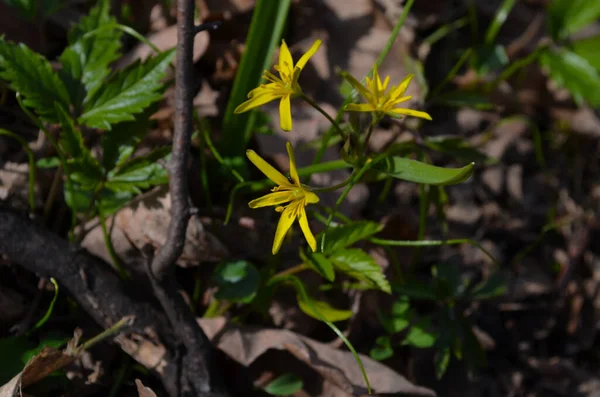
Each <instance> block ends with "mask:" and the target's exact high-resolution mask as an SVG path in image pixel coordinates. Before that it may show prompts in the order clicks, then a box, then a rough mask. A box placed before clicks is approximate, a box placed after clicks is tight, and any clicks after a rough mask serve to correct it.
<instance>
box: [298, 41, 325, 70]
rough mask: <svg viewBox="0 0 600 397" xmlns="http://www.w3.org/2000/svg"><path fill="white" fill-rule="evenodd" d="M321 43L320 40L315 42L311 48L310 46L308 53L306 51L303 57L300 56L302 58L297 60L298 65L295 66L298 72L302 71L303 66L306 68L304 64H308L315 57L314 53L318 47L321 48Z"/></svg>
mask: <svg viewBox="0 0 600 397" xmlns="http://www.w3.org/2000/svg"><path fill="white" fill-rule="evenodd" d="M321 43H322V41H321V40H316V41H315V42H314V43H313V45H312V46H310V48H309V49H308V51H306V52H305V53H304V55H302V57H300V59H299V60H298V63H297V64H296V67H297V68H300V70H302V69H304V66H306V63H307V62H308V60H309V59H310V58H311V57H312V56H313V55H315V52H317V50H318V49H319V47H320V46H321Z"/></svg>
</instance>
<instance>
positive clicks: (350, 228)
mask: <svg viewBox="0 0 600 397" xmlns="http://www.w3.org/2000/svg"><path fill="white" fill-rule="evenodd" d="M382 228H383V225H381V224H379V223H376V222H370V221H359V222H353V223H349V224H347V225H343V226H338V227H335V228H331V229H329V231H328V232H327V235H326V236H325V249H324V252H325V253H331V252H333V251H336V250H339V249H342V248H346V247H349V246H351V245H352V244H354V243H357V242H358V241H360V240H364V239H367V238H369V237H371V236H373V235H374V234H376V233H378V232H380V231H381V229H382Z"/></svg>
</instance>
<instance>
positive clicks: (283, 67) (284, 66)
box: [279, 40, 294, 78]
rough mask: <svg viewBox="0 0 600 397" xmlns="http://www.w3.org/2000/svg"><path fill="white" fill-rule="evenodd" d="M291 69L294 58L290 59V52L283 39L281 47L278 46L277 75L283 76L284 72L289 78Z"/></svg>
mask: <svg viewBox="0 0 600 397" xmlns="http://www.w3.org/2000/svg"><path fill="white" fill-rule="evenodd" d="M293 71H294V60H293V59H292V53H291V52H290V49H289V48H288V46H287V44H286V43H285V40H281V47H280V48H279V75H280V76H281V77H282V78H283V74H284V73H285V74H286V75H288V76H289V77H290V78H291V77H292V73H293Z"/></svg>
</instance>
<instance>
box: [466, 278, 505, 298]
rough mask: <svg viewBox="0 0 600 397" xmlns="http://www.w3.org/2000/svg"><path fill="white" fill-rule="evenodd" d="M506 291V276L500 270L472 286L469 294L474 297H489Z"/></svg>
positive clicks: (500, 294)
mask: <svg viewBox="0 0 600 397" xmlns="http://www.w3.org/2000/svg"><path fill="white" fill-rule="evenodd" d="M506 291H507V285H506V278H505V277H504V275H503V274H502V273H500V272H496V273H494V274H492V275H491V276H490V277H488V278H487V280H483V281H482V282H480V283H479V284H477V285H476V286H475V288H473V291H472V292H471V295H472V296H473V298H475V299H489V298H495V297H498V296H502V295H504V294H505V293H506Z"/></svg>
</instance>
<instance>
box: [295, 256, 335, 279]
mask: <svg viewBox="0 0 600 397" xmlns="http://www.w3.org/2000/svg"><path fill="white" fill-rule="evenodd" d="M301 256H302V260H303V261H304V263H306V264H307V265H309V266H310V267H311V268H312V269H314V270H315V271H316V272H317V273H319V274H320V275H321V276H323V277H325V279H326V280H327V281H330V282H333V281H334V280H335V271H334V270H333V263H331V261H330V260H329V258H327V257H326V256H325V255H323V254H322V253H320V252H309V253H308V254H307V255H305V254H304V253H303V252H301Z"/></svg>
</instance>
